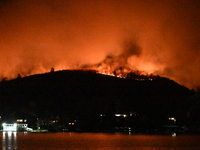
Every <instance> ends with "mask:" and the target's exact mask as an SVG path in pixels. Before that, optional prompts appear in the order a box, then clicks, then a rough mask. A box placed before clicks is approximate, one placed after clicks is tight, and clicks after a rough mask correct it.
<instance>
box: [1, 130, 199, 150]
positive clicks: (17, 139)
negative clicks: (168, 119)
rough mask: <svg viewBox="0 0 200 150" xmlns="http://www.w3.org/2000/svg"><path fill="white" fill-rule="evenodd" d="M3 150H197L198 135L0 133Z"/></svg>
mask: <svg viewBox="0 0 200 150" xmlns="http://www.w3.org/2000/svg"><path fill="white" fill-rule="evenodd" d="M0 135H1V136H0V138H1V139H0V140H1V148H2V150H35V149H37V150H66V149H67V150H129V149H133V150H134V149H139V150H199V149H200V136H190V135H180V136H179V135H178V136H175V137H173V136H171V135H134V134H132V135H128V134H121V133H114V134H107V133H73V132H69V133H68V132H65V133H20V132H1V133H0Z"/></svg>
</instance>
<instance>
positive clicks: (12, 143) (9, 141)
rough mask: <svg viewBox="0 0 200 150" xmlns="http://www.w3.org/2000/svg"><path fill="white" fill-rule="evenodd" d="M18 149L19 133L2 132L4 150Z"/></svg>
mask: <svg viewBox="0 0 200 150" xmlns="http://www.w3.org/2000/svg"><path fill="white" fill-rule="evenodd" d="M16 149H17V133H16V132H2V150H16Z"/></svg>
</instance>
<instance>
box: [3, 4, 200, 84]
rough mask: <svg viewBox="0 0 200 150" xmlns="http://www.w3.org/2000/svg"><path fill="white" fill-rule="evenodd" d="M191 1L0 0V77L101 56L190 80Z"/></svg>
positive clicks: (197, 12)
mask: <svg viewBox="0 0 200 150" xmlns="http://www.w3.org/2000/svg"><path fill="white" fill-rule="evenodd" d="M199 8H200V1H199V0H190V1H181V0H178V1H176V2H175V1H173V0H163V1H159V0H150V1H149V0H136V1H132V0H123V1H116V0H106V1H104V0H96V1H90V0H86V1H81V0H68V1H65V0H17V1H14V0H0V35H1V36H0V78H4V77H8V78H14V77H16V76H17V74H18V73H20V74H21V75H22V76H25V75H30V74H35V73H43V72H47V71H49V70H50V68H51V67H54V68H55V70H60V69H73V68H81V67H82V66H86V65H87V66H97V64H102V65H106V63H108V64H109V66H110V65H111V66H110V67H112V68H113V69H115V68H119V67H127V68H129V69H138V70H142V71H146V72H148V73H155V74H159V75H163V76H166V77H169V78H172V79H174V80H176V81H177V82H179V83H181V84H183V85H185V86H187V87H189V88H196V87H197V86H199V85H200V80H199V75H200V69H199V64H200V44H199V41H200V28H199V27H200V19H199V18H200V9H199Z"/></svg>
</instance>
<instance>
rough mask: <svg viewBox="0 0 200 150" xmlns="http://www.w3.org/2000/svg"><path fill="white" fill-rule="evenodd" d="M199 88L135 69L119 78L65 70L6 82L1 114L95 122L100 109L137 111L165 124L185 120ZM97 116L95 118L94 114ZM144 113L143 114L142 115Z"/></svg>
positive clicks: (1, 95)
mask: <svg viewBox="0 0 200 150" xmlns="http://www.w3.org/2000/svg"><path fill="white" fill-rule="evenodd" d="M194 97H195V96H194V92H193V91H191V90H189V89H188V88H186V87H184V86H181V85H179V84H178V83H176V82H174V81H173V80H170V79H168V78H164V77H159V76H149V77H147V76H144V75H137V76H135V74H129V76H127V78H118V77H114V76H109V75H103V74H98V73H96V72H95V71H83V70H63V71H57V72H49V73H45V74H37V75H32V76H28V77H24V78H21V77H19V78H17V79H13V80H10V81H3V82H1V83H0V102H1V103H0V113H1V114H2V116H5V117H4V118H6V117H8V116H9V115H10V114H18V115H19V114H20V115H21V116H23V115H25V114H26V115H27V114H34V116H36V117H37V118H43V119H47V118H48V119H50V118H51V117H52V116H59V118H60V120H63V121H68V122H69V121H70V120H72V119H74V118H75V119H77V118H79V120H80V122H81V121H82V122H84V121H86V120H90V121H91V122H94V120H95V119H96V116H97V115H98V114H106V115H107V114H108V115H114V114H116V113H121V114H122V113H123V114H130V113H132V114H134V115H136V116H139V117H138V118H140V122H141V121H144V122H147V123H150V124H152V123H153V124H161V123H163V122H164V121H166V118H168V117H176V118H178V119H177V120H178V121H177V122H179V123H181V124H184V123H185V122H186V119H187V115H188V113H189V112H190V110H191V108H192V107H193V106H194V105H195V103H196V99H195V98H194ZM94 118H95V119H94ZM141 118H143V119H141Z"/></svg>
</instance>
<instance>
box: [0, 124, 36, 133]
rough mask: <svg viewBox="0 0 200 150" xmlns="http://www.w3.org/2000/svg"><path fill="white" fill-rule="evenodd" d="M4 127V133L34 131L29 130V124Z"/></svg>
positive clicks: (5, 125) (6, 125)
mask: <svg viewBox="0 0 200 150" xmlns="http://www.w3.org/2000/svg"><path fill="white" fill-rule="evenodd" d="M2 127H3V131H5V132H10V131H12V132H17V131H32V128H28V124H17V123H10V124H7V123H3V124H2Z"/></svg>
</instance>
